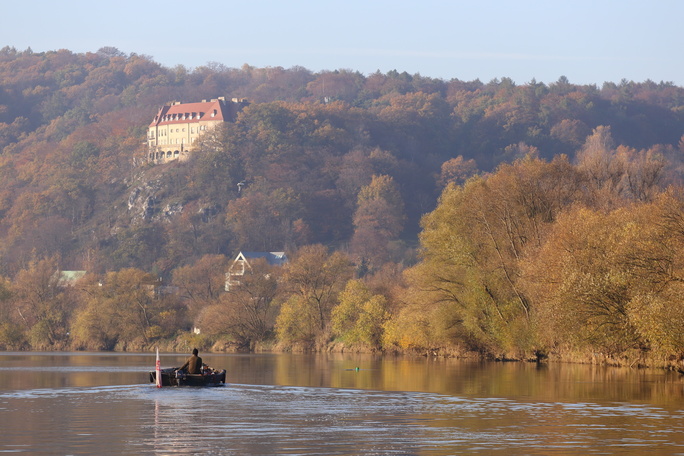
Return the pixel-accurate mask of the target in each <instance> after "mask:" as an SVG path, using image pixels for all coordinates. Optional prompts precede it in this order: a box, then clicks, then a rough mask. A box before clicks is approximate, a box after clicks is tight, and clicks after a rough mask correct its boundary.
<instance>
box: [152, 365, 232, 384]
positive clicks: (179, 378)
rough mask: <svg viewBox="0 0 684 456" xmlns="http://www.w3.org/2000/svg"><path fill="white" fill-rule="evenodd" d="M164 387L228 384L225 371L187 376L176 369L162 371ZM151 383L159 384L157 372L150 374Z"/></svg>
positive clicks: (213, 370) (214, 370)
mask: <svg viewBox="0 0 684 456" xmlns="http://www.w3.org/2000/svg"><path fill="white" fill-rule="evenodd" d="M161 380H162V383H161V384H162V386H221V385H224V384H225V383H226V370H225V369H220V370H218V369H212V370H210V371H208V372H205V373H203V374H186V373H184V372H178V371H176V369H175V368H169V369H162V370H161ZM150 382H152V383H156V382H157V372H156V371H151V372H150Z"/></svg>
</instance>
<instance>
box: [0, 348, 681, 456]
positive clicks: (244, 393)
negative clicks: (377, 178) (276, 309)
mask: <svg viewBox="0 0 684 456" xmlns="http://www.w3.org/2000/svg"><path fill="white" fill-rule="evenodd" d="M200 356H202V357H203V359H204V362H205V363H207V364H209V365H210V366H212V367H215V368H223V369H226V370H227V372H228V373H227V377H226V381H227V384H226V385H225V386H223V387H217V388H190V387H186V388H161V389H157V388H155V386H154V385H153V384H151V383H149V376H148V372H149V371H150V370H153V369H154V362H155V356H154V353H145V354H140V353H138V354H121V353H2V352H0V429H1V431H0V454H5V453H7V454H20V455H21V454H27V455H33V454H46V455H103V454H111V455H194V454H198V455H199V454H207V455H279V454H283V455H460V454H473V455H518V454H520V455H524V454H529V455H594V454H596V455H602V454H621V455H623V454H624V455H628V454H634V455H641V454H649V455H676V454H682V455H684V380H683V379H682V378H681V377H680V375H679V374H677V373H672V372H664V371H658V370H637V369H618V368H608V367H597V366H589V365H572V364H549V365H542V366H537V365H535V364H529V363H494V362H466V361H458V360H443V359H427V358H407V357H400V358H394V357H384V358H382V357H371V356H360V355H357V356H353V355H294V354H246V355H242V354H212V353H200ZM185 357H186V355H184V354H181V355H179V354H165V353H162V354H161V364H162V367H173V366H179V365H180V364H182V362H183V360H184V359H185ZM357 368H358V369H357Z"/></svg>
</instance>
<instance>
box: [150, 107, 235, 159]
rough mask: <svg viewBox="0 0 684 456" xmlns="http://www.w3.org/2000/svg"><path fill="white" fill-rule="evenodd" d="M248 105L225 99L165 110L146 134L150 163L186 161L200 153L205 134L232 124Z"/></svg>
mask: <svg viewBox="0 0 684 456" xmlns="http://www.w3.org/2000/svg"><path fill="white" fill-rule="evenodd" d="M247 104H248V103H247V101H245V100H244V99H238V98H233V99H232V100H230V101H226V99H225V97H219V98H215V99H213V100H210V101H207V100H202V102H200V103H181V102H179V101H176V102H173V103H169V104H168V105H165V106H162V108H161V109H160V110H159V112H158V113H157V115H156V116H154V120H152V123H151V124H150V126H149V128H148V130H147V145H148V160H149V161H151V162H154V163H164V162H167V161H169V160H186V159H187V158H188V157H189V156H190V153H191V152H192V151H194V150H196V149H197V144H198V142H197V140H198V138H199V137H200V135H202V134H203V133H205V132H206V131H208V130H210V129H212V128H214V127H216V126H217V125H219V124H221V123H223V122H233V121H235V118H236V117H237V113H238V112H239V111H240V110H241V109H242V108H243V107H244V106H246V105H247Z"/></svg>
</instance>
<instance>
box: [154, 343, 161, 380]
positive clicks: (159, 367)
mask: <svg viewBox="0 0 684 456" xmlns="http://www.w3.org/2000/svg"><path fill="white" fill-rule="evenodd" d="M155 371H156V374H157V375H156V377H157V388H161V387H162V378H161V361H159V347H157V366H156V368H155Z"/></svg>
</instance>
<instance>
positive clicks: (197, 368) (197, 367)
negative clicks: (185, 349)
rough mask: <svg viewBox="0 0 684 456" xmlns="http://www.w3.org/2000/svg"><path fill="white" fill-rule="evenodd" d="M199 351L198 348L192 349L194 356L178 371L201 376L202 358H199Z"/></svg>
mask: <svg viewBox="0 0 684 456" xmlns="http://www.w3.org/2000/svg"><path fill="white" fill-rule="evenodd" d="M198 353H199V351H197V349H196V348H193V349H192V356H190V357H189V358H188V359H186V360H185V364H183V365H182V366H181V367H180V368H178V370H180V371H183V372H185V373H186V374H201V373H202V358H200V357H199V356H197V355H198Z"/></svg>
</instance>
